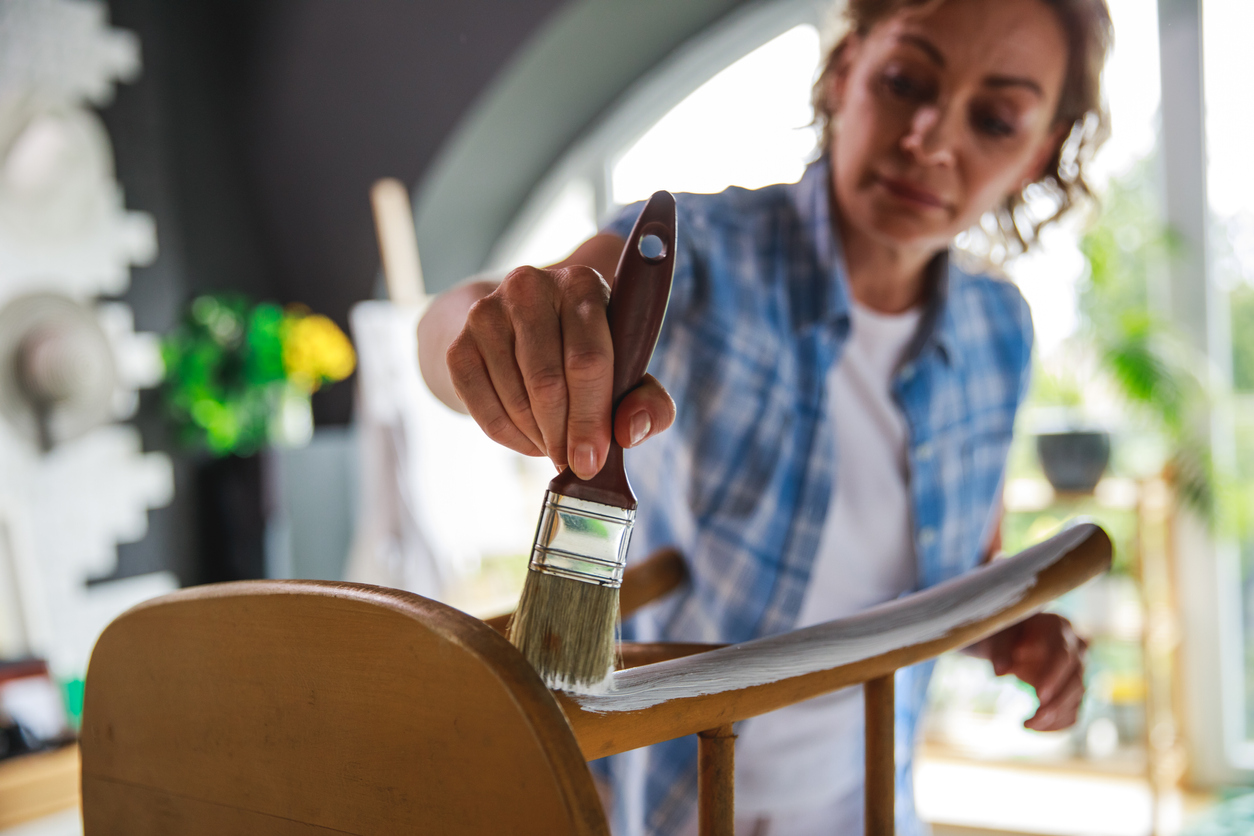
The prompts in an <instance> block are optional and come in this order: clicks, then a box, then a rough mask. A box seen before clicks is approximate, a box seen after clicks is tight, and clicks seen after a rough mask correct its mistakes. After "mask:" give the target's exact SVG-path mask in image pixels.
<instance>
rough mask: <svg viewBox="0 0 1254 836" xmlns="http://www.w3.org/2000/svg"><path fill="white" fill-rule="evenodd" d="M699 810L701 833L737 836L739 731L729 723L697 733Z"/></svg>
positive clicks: (717, 835)
mask: <svg viewBox="0 0 1254 836" xmlns="http://www.w3.org/2000/svg"><path fill="white" fill-rule="evenodd" d="M697 772H698V782H697V813H698V824H699V831H698V832H699V833H700V834H701V836H735V829H736V735H735V734H733V733H732V727H731V724H730V723H729V724H728V725H726V726H719V727H718V728H715V729H709V730H708V731H703V732H701V733H700V734H698V735H697Z"/></svg>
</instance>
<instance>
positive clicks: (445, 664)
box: [82, 524, 1111, 836]
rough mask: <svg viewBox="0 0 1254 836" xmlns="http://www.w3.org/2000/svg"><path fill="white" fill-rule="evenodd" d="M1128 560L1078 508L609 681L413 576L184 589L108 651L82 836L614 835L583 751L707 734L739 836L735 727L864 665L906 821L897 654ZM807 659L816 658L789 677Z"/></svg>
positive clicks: (656, 570)
mask: <svg viewBox="0 0 1254 836" xmlns="http://www.w3.org/2000/svg"><path fill="white" fill-rule="evenodd" d="M1110 555H1111V546H1110V540H1109V539H1108V538H1107V536H1106V534H1105V533H1104V532H1103V531H1102V530H1101V529H1100V528H1097V527H1096V526H1093V525H1088V524H1085V525H1079V526H1075V527H1073V528H1071V529H1069V530H1067V531H1064V532H1062V533H1061V534H1059V535H1057V536H1055V537H1054V538H1052V539H1051V540H1049V541H1046V542H1045V543H1044V544H1041V545H1038V546H1035V547H1033V548H1032V549H1029V550H1027V551H1026V552H1024V553H1021V554H1020V555H1017V556H1016V557H1013V558H1007V559H1005V560H1000V561H997V562H995V563H994V564H991V565H989V566H986V567H983V568H981V569H978V570H976V571H975V572H972V573H970V574H968V575H966V576H964V577H962V578H959V579H957V580H955V581H951V582H949V583H947V584H942V585H941V586H938V587H934V588H932V589H929V590H925V591H923V592H920V593H916V594H915V595H912V596H909V597H907V598H903V599H900V600H898V601H894V602H892V603H890V604H886V605H883V606H881V607H877V608H875V609H874V610H871V611H868V612H867V613H865V614H861V615H859V616H856V617H854V618H850V619H844V620H842V621H837V622H830V623H828V624H826V625H818V626H816V627H812V628H806V629H805V630H800V631H797V632H796V633H791V634H787V635H784V636H774V637H771V638H768V639H762V640H757V641H753V642H747V643H745V644H741V645H734V646H728V647H714V646H708V645H676V646H671V645H647V646H625V647H624V649H623V655H624V659H625V660H626V661H627V662H628V663H629V664H630V663H636V662H648V664H645V665H641V666H638V667H632V668H628V669H625V670H621V671H619V672H618V673H616V674H615V690H614V691H613V692H611V693H609V694H606V695H602V696H598V697H576V696H572V695H570V694H565V693H560V692H558V693H555V692H550V691H549V690H548V689H547V688H545V687H544V685H543V683H542V682H541V681H540V679H539V677H537V676H536V674H535V672H534V671H533V670H532V669H531V668H530V667H529V666H528V665H527V663H526V661H525V660H524V659H523V658H522V656H521V655H519V654H518V653H517V651H516V650H515V649H514V648H513V646H511V645H510V644H509V643H508V642H507V641H506V640H505V639H504V638H503V637H502V636H501V635H500V634H499V633H498V632H496V631H495V630H493V629H492V627H491V626H490V625H488V624H485V623H484V622H482V621H479V620H478V619H475V618H472V617H471V616H469V615H466V614H465V613H462V612H459V611H457V610H454V609H452V608H450V607H447V606H444V605H442V604H439V603H437V602H435V601H430V600H427V599H425V598H421V597H419V596H417V595H412V594H409V593H405V592H400V591H397V590H389V589H383V588H380V587H370V586H362V585H354V584H342V583H326V582H316V581H247V582H241V583H234V584H220V585H215V586H207V587H199V588H195V589H188V590H183V591H179V592H175V593H173V594H171V595H167V596H165V597H164V598H160V599H157V600H155V601H152V602H149V603H145V604H142V605H140V606H138V607H136V608H134V609H132V610H131V611H130V612H128V613H126V614H125V615H123V616H121V617H120V618H119V619H117V620H116V621H115V622H113V624H112V625H110V626H109V628H108V629H107V630H106V631H105V633H104V634H103V635H102V636H101V638H100V640H99V642H98V643H97V645H96V649H95V652H94V653H93V655H92V659H91V666H90V668H89V671H88V676H87V689H86V699H85V711H84V722H83V731H82V756H83V779H82V780H83V818H84V825H85V833H86V836H113V834H117V836H122V834H125V836H157V834H162V835H163V836H164V834H189V836H201V834H204V836H209V834H214V836H217V834H223V833H231V834H241V835H246V834H258V836H259V835H260V834H266V836H314V835H315V834H318V836H330V834H346V833H347V834H399V833H431V834H440V836H483V834H489V833H508V834H520V836H530V834H535V836H557V835H558V834H579V835H580V836H583V835H584V834H589V835H593V836H608V833H609V829H608V826H607V824H606V819H605V815H604V813H603V811H602V809H601V804H600V801H599V799H598V797H597V793H596V791H595V788H594V786H593V782H592V778H591V775H590V773H589V771H588V769H587V766H586V761H587V760H591V759H594V758H600V757H603V756H606V755H610V754H614V753H617V752H624V751H627V750H630V749H634V748H637V747H640V746H647V745H650V744H652V743H657V742H660V741H664V740H669V739H672V738H675V737H679V736H683V735H688V734H697V735H698V739H699V750H700V755H699V768H700V823H701V832H702V834H705V835H706V836H715V834H718V836H725V835H726V834H731V833H732V827H733V824H732V822H733V819H734V802H733V797H732V796H733V772H734V770H733V751H734V747H733V742H732V741H733V734H732V724H733V723H735V722H737V721H739V720H743V719H745V718H748V717H752V716H756V715H758V714H763V713H765V712H768V711H772V710H774V709H777V708H782V707H784V706H786V705H791V704H793V703H796V702H800V701H802V700H805V699H808V698H810V697H814V696H817V695H819V694H823V693H827V692H829V691H833V690H836V689H838V688H842V687H845V686H849V685H853V684H857V683H866V685H865V687H866V713H867V760H866V768H867V780H866V786H867V830H866V832H867V833H868V834H873V836H890V834H892V832H893V781H894V762H893V707H892V706H893V672H894V671H896V670H897V669H898V668H901V667H904V666H907V665H912V664H915V663H917V662H921V661H923V660H925V659H928V658H931V657H933V656H936V655H938V654H940V653H943V652H945V651H947V650H951V649H955V648H960V647H964V646H966V645H968V644H971V643H972V642H975V641H977V640H979V639H980V638H982V637H984V636H987V635H989V634H991V633H993V632H996V631H997V630H1000V629H1002V628H1003V627H1006V626H1008V625H1010V624H1012V623H1014V622H1016V621H1019V620H1021V619H1023V618H1024V617H1026V616H1027V615H1029V614H1031V613H1032V612H1035V611H1037V610H1039V609H1040V608H1041V607H1043V606H1044V605H1045V604H1047V603H1048V602H1049V601H1051V600H1052V599H1054V598H1056V597H1057V596H1059V595H1061V594H1063V593H1064V592H1067V591H1068V590H1070V589H1073V588H1075V587H1076V586H1079V585H1080V584H1081V583H1083V582H1084V581H1086V580H1088V579H1089V578H1091V577H1094V576H1095V575H1097V574H1099V573H1101V572H1103V571H1105V570H1106V569H1107V568H1108V567H1109V564H1110ZM675 566H676V563H675V558H674V556H673V555H671V556H669V557H667V556H661V557H659V558H658V559H657V560H656V561H654V562H653V563H651V564H650V572H651V573H652V574H649V572H646V573H645V574H646V575H648V577H645V576H642V575H640V574H637V579H636V580H633V581H631V582H630V585H631V586H632V587H633V590H632V591H630V592H629V593H628V594H625V595H624V597H625V598H627V599H630V600H632V601H634V602H635V603H639V601H640V600H641V599H642V598H643V597H647V594H648V593H649V592H654V593H656V592H658V591H659V590H665V589H666V588H667V587H668V586H669V585H671V584H672V583H673V582H674V581H675V579H676V577H677V576H678V575H677V573H676V571H675ZM632 596H635V597H634V598H633V597H632ZM872 646H874V647H875V648H876V651H875V652H873V653H871V652H865V648H867V647H872ZM859 648H862V650H859ZM816 649H817V654H818V655H817V656H816ZM816 658H819V662H818V663H815V662H814V660H815V659H816ZM790 659H791V660H792V661H793V662H795V663H796V664H794V666H793V670H794V672H795V671H798V670H805V671H806V672H802V673H795V675H783V676H776V677H775V678H772V677H771V675H770V674H771V672H772V671H778V670H779V665H780V664H781V661H783V662H787V661H788V660H790ZM798 660H800V661H798ZM806 660H809V661H806ZM801 662H805V664H804V665H803V664H801ZM806 665H809V667H806ZM729 666H731V667H729ZM728 671H734V672H735V677H733V678H734V679H735V680H737V682H738V683H739V684H735V683H733V684H728V677H727V676H725V675H720V672H721V673H722V674H726V673H727V672H728ZM745 683H752V684H745Z"/></svg>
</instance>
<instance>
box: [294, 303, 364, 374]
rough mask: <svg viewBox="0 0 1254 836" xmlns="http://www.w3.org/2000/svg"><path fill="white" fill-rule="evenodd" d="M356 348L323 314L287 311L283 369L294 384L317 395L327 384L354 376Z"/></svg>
mask: <svg viewBox="0 0 1254 836" xmlns="http://www.w3.org/2000/svg"><path fill="white" fill-rule="evenodd" d="M356 365H357V355H356V353H355V352H354V351H353V344H352V343H351V342H349V340H348V337H346V336H345V335H344V332H343V331H341V330H340V329H339V326H337V325H336V324H335V323H334V322H332V321H331V320H330V319H328V318H327V317H325V316H323V315H321V314H308V315H306V314H303V313H300V312H293V311H288V313H287V315H286V316H284V322H283V368H284V370H285V371H286V372H287V376H288V379H289V380H291V381H292V383H293V384H295V385H296V386H298V387H300V388H301V389H304V390H305V391H307V392H316V391H317V390H318V387H319V386H321V385H322V384H323V383H324V382H326V381H336V380H343V379H344V378H346V377H348V376H349V375H350V374H352V373H353V368H354V367H355V366H356Z"/></svg>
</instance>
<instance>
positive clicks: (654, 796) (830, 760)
mask: <svg viewBox="0 0 1254 836" xmlns="http://www.w3.org/2000/svg"><path fill="white" fill-rule="evenodd" d="M846 18H847V20H848V23H849V24H850V25H849V30H848V33H847V34H846V35H845V37H844V38H843V39H842V40H840V41H839V42H838V43H837V44H836V46H835V47H834V49H833V50H832V51H831V53H830V55H829V57H828V59H827V61H826V63H825V65H824V69H823V73H822V75H821V77H820V79H819V81H818V82H817V83H816V85H815V105H816V113H817V115H818V120H819V122H820V123H821V124H822V125H823V127H824V132H823V146H822V147H823V149H824V153H823V154H822V156H821V157H820V159H818V160H817V161H816V162H814V163H813V164H812V165H811V166H810V167H809V168H808V170H807V171H806V173H805V175H804V177H803V178H802V179H801V181H800V182H799V183H797V184H795V185H781V186H770V187H767V188H764V189H759V190H756V191H746V190H742V189H729V190H728V191H726V192H724V193H722V194H718V195H680V196H679V199H678V213H679V239H678V243H677V248H676V249H677V260H676V272H675V284H674V290H673V294H672V298H671V305H670V309H669V312H668V315H667V321H666V324H665V326H664V328H663V332H662V337H661V339H660V341H659V344H658V350H657V353H656V354H655V357H654V363H653V366H652V371H653V373H654V375H655V377H654V378H649V379H647V381H646V383H644V384H643V385H642V386H640V387H639V388H638V389H637V390H635V391H634V392H632V393H630V394H629V395H628V396H627V397H626V398H625V399H624V400H623V402H622V404H621V405H620V406H619V408H618V410H617V413H616V414H615V415H614V416H613V419H612V421H611V417H610V412H611V407H610V371H611V368H612V351H611V347H610V341H609V332H608V327H607V324H606V319H605V314H604V311H605V304H606V300H607V298H608V296H609V287H608V286H607V284H606V282H605V277H609V276H612V275H613V271H614V267H615V264H616V262H617V259H618V256H619V253H620V252H621V250H622V247H623V245H624V238H625V236H626V235H627V233H628V231H629V229H630V227H631V223H632V221H633V219H634V217H635V214H636V212H637V211H638V209H637V208H636V207H629V208H628V209H627V210H625V211H624V212H623V213H622V214H621V215H620V216H619V217H618V218H617V219H616V220H614V221H613V222H611V223H610V224H609V226H608V227H606V228H605V230H604V231H603V232H602V233H601V234H600V235H597V236H596V237H594V238H592V239H591V240H589V241H588V242H586V243H585V244H583V245H582V246H581V247H579V249H577V250H576V251H575V253H574V254H573V255H572V256H571V257H570V258H569V259H567V260H566V261H564V262H562V263H561V264H558V265H556V266H554V267H551V268H549V269H543V270H542V269H536V268H531V267H524V268H520V269H518V270H515V271H514V272H513V273H511V274H510V275H509V276H508V277H507V278H506V279H505V280H504V281H503V282H501V283H500V284H499V285H495V284H487V283H473V284H468V285H465V286H462V287H459V288H456V289H454V290H452V291H449V292H448V293H446V294H445V295H444V296H442V297H441V298H440V299H439V301H438V302H437V303H436V304H435V305H434V306H433V307H432V309H431V311H430V312H429V313H428V314H427V316H426V317H425V318H424V320H423V322H422V325H421V327H420V339H421V341H422V356H423V358H424V368H423V373H424V375H425V377H426V379H427V381H428V383H429V385H430V386H431V388H432V390H433V391H434V392H435V393H436V394H437V395H439V396H440V397H441V398H442V399H443V400H444V401H445V402H446V403H448V404H449V405H451V406H453V407H454V408H458V409H463V410H465V411H468V412H469V413H470V414H471V415H472V416H474V418H475V419H476V420H477V421H478V422H479V424H480V425H481V426H482V427H483V429H484V431H485V432H487V433H488V435H490V436H491V437H492V438H494V439H495V440H497V441H499V442H500V443H502V444H504V445H506V446H508V447H511V448H513V449H515V450H518V451H520V452H522V453H527V454H530V455H547V456H548V457H549V458H551V459H552V460H553V462H554V463H555V464H557V465H558V466H559V467H560V466H569V467H571V468H573V469H574V470H575V472H576V473H577V474H579V475H580V476H583V477H587V476H590V475H592V474H593V473H595V472H596V471H597V470H598V469H599V468H600V466H601V464H602V463H603V462H604V460H605V457H606V454H607V449H608V445H609V440H610V433H611V432H613V433H614V435H615V438H617V440H618V441H619V442H620V443H621V444H622V445H623V446H624V447H635V446H636V445H639V444H640V443H641V442H642V441H644V440H645V439H647V438H649V437H650V436H653V435H657V434H658V433H662V431H663V430H666V429H667V428H668V427H670V425H671V424H672V423H674V424H675V427H674V429H671V430H670V431H669V432H666V433H663V434H662V435H660V436H659V437H658V438H657V439H656V440H654V441H652V442H650V443H649V444H646V445H644V446H643V447H642V448H641V449H640V450H638V451H636V452H634V453H633V454H632V455H630V456H628V467H629V470H630V471H631V474H632V478H633V483H634V485H635V487H636V491H637V493H638V495H639V497H640V512H639V513H640V515H639V518H638V522H637V529H636V534H635V538H636V541H635V543H634V544H633V552H634V553H635V554H637V555H639V554H645V553H647V552H649V551H650V550H652V549H654V548H656V547H658V546H661V545H666V544H674V545H677V546H678V547H679V548H680V549H681V551H682V552H683V553H684V555H685V557H686V559H687V560H688V562H689V567H690V572H691V578H692V581H691V583H690V584H689V585H688V586H687V587H686V588H685V589H684V590H683V591H682V592H681V593H680V594H677V595H675V596H673V597H672V599H670V600H668V601H666V602H664V603H663V604H662V605H660V606H658V607H655V608H653V609H652V610H651V611H649V612H647V613H646V614H645V615H643V616H642V617H640V618H638V619H637V620H636V623H635V624H633V625H628V627H627V628H626V630H627V632H628V635H629V636H634V637H636V638H641V639H666V640H682V641H724V642H737V641H744V640H747V639H751V638H754V637H758V636H762V635H766V634H770V633H776V632H780V631H784V630H790V629H794V628H796V627H800V626H804V625H806V624H813V623H817V622H820V621H826V620H828V619H831V618H836V617H840V616H844V615H848V614H851V613H853V612H857V611H859V610H861V609H864V608H866V607H869V606H872V605H874V604H877V603H881V602H883V601H886V600H890V599H892V598H895V597H897V596H898V595H901V594H902V593H904V592H908V591H911V590H915V589H919V588H923V587H928V586H931V585H934V584H936V583H939V582H940V581H943V580H946V579H947V578H950V577H953V576H955V575H957V574H960V573H962V572H965V571H968V570H970V569H971V568H973V567H974V566H976V565H977V564H978V563H979V562H980V561H981V560H983V559H985V557H986V555H987V554H988V553H989V551H990V549H991V545H992V541H993V539H994V538H995V532H996V530H997V508H998V496H999V492H1000V487H1001V480H1002V476H1003V470H1004V466H1005V460H1006V453H1007V449H1008V446H1009V444H1010V437H1011V430H1012V427H1013V424H1014V417H1015V410H1016V409H1017V407H1018V405H1019V403H1020V402H1021V400H1022V398H1023V395H1024V392H1025V389H1026V384H1027V379H1028V370H1029V365H1030V355H1031V344H1032V325H1031V319H1030V316H1029V313H1028V310H1027V306H1026V305H1025V304H1024V302H1023V299H1022V297H1021V296H1020V295H1019V293H1018V291H1017V290H1016V289H1015V288H1014V286H1013V285H1011V284H1009V283H1008V282H1006V281H1004V280H1001V279H998V278H994V277H992V276H989V275H982V274H976V273H972V272H967V271H965V270H963V269H961V268H960V267H958V266H957V265H956V264H954V263H953V262H951V260H950V259H949V255H948V253H949V248H950V245H951V242H952V241H953V239H954V237H955V236H956V235H958V234H959V233H961V232H964V231H966V230H969V229H972V228H973V227H980V226H981V223H982V224H983V226H982V228H983V230H984V231H985V234H986V235H987V237H988V240H990V241H992V242H993V243H994V244H995V245H996V247H1000V248H1001V249H1002V250H1003V251H1009V252H1014V251H1015V250H1017V249H1021V248H1023V247H1025V246H1028V245H1030V243H1031V242H1032V241H1034V240H1035V235H1036V232H1037V231H1038V229H1039V223H1038V224H1034V223H1033V221H1032V218H1031V217H1030V214H1029V213H1028V211H1027V205H1026V197H1025V195H1027V194H1029V193H1034V194H1035V197H1034V203H1033V206H1032V208H1033V209H1037V208H1038V205H1039V204H1041V203H1046V204H1048V203H1050V202H1052V204H1053V206H1052V210H1056V211H1057V213H1058V214H1061V212H1062V211H1065V210H1066V209H1068V208H1069V207H1070V206H1071V204H1072V202H1073V201H1074V200H1075V199H1076V198H1077V197H1079V196H1082V195H1084V194H1086V193H1087V188H1086V186H1085V183H1084V179H1083V164H1084V162H1085V161H1086V160H1087V159H1088V158H1089V156H1090V155H1091V152H1092V151H1093V149H1094V148H1095V147H1096V145H1097V144H1098V142H1099V141H1100V139H1101V135H1102V132H1103V131H1102V128H1103V126H1104V124H1105V120H1104V118H1103V113H1102V109H1101V104H1100V94H1099V89H1098V80H1099V74H1100V71H1101V67H1102V64H1103V62H1104V58H1105V53H1106V49H1107V46H1108V43H1109V39H1110V21H1109V16H1108V14H1107V11H1106V8H1105V5H1104V2H1103V0H930V2H919V1H918V0H849V4H848V9H847V10H846ZM1052 210H1051V214H1052ZM1038 211H1039V210H1038ZM1053 216H1054V217H1056V215H1053ZM1050 219H1051V220H1052V217H1051V218H1050ZM446 350H447V354H446ZM441 358H446V360H447V362H446V363H442V362H440V359H441ZM672 398H673V399H674V400H673V401H672ZM676 416H677V417H676ZM1083 649H1084V642H1083V641H1082V640H1081V639H1079V638H1078V637H1077V636H1076V635H1075V633H1074V632H1073V631H1072V629H1071V626H1070V625H1069V624H1068V623H1067V621H1066V620H1065V619H1062V618H1059V617H1057V616H1053V615H1037V616H1035V617H1033V618H1030V619H1028V620H1027V621H1024V622H1023V623H1021V624H1019V625H1016V626H1015V627H1012V628H1010V629H1008V630H1006V631H1005V632H1004V633H1002V634H999V635H997V636H995V637H993V638H991V639H989V640H987V641H985V642H983V643H981V646H979V647H977V648H973V649H972V651H971V652H973V653H976V654H977V655H982V656H984V657H986V658H989V659H990V660H991V661H992V662H993V665H994V669H995V670H996V672H997V673H998V674H1004V673H1013V674H1015V675H1016V676H1018V677H1020V678H1021V679H1023V680H1024V681H1025V682H1027V683H1029V684H1030V685H1032V686H1034V687H1035V689H1036V692H1037V695H1038V697H1039V699H1040V707H1039V709H1038V710H1037V712H1036V713H1035V715H1034V716H1033V717H1031V718H1030V719H1029V720H1028V721H1027V723H1026V725H1027V726H1028V727H1029V728H1033V729H1041V730H1045V729H1060V728H1064V727H1066V726H1069V725H1070V724H1072V723H1073V722H1074V721H1075V718H1076V713H1077V711H1078V708H1079V705H1080V701H1081V698H1082V696H1083V681H1082V659H1081V657H1082V653H1083ZM929 674H930V667H928V666H922V667H921V668H915V669H909V670H906V671H902V672H899V682H898V686H897V693H898V695H899V698H898V702H899V704H898V726H899V728H898V738H897V739H898V740H901V741H912V740H913V739H914V737H913V736H914V732H915V728H916V725H917V719H918V716H919V712H920V710H921V708H922V704H923V697H924V692H925V689H926V686H927V681H928V676H929ZM860 700H861V695H860V692H859V691H858V690H857V689H853V690H848V691H844V692H839V693H836V694H833V695H830V696H828V697H824V698H821V699H817V700H813V701H811V702H809V703H806V704H803V705H799V706H794V707H792V708H790V709H786V710H784V711H780V712H776V713H775V714H772V715H767V716H765V717H761V718H755V719H754V720H750V721H748V722H747V723H745V724H743V728H742V729H741V730H740V740H739V742H738V754H737V769H738V772H737V784H738V794H737V812H738V816H739V817H740V832H742V833H748V834H754V833H759V834H761V833H769V834H771V836H794V835H795V836H800V834H811V833H815V834H817V833H825V834H832V833H837V834H852V833H857V832H860V830H861V824H860V822H861V779H862V772H861V764H860V747H861V708H860ZM695 756H696V746H695V743H694V742H693V741H692V740H687V739H685V740H677V741H671V742H670V743H667V744H663V745H660V746H655V747H652V748H651V749H649V750H645V751H641V752H632V753H627V754H625V755H622V756H618V757H617V758H615V759H612V761H613V762H612V763H611V764H609V765H608V767H607V772H608V774H609V775H610V776H611V777H612V779H613V783H614V786H615V790H616V792H615V795H614V818H615V821H616V826H617V828H618V831H619V832H621V833H633V834H634V833H642V832H648V833H657V834H673V833H685V832H694V831H695V828H694V825H693V823H692V817H693V812H692V811H693V801H694V798H695V787H696V777H695ZM910 759H911V758H910V751H909V747H905V749H904V750H903V751H901V752H899V754H898V766H899V794H898V797H899V799H900V801H899V807H900V809H899V810H898V821H899V823H900V824H899V827H900V831H899V832H903V833H911V832H915V831H916V830H917V829H918V827H919V825H918V822H917V820H916V819H915V817H914V815H913V808H912V805H911V801H910V798H911V795H910V782H909V774H910V771H909V770H910Z"/></svg>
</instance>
